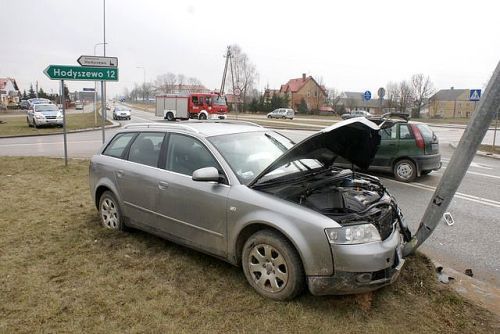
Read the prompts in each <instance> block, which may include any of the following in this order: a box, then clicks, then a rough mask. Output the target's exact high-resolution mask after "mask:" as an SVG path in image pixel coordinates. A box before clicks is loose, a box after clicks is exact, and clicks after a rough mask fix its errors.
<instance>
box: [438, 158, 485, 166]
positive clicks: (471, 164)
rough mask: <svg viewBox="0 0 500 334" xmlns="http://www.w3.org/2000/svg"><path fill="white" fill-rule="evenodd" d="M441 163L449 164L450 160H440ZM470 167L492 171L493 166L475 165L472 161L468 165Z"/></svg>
mask: <svg viewBox="0 0 500 334" xmlns="http://www.w3.org/2000/svg"><path fill="white" fill-rule="evenodd" d="M441 161H442V162H446V163H449V162H450V159H445V158H441ZM470 166H471V167H476V168H483V169H493V166H490V165H485V164H480V163H477V162H474V161H472V162H471V163H470Z"/></svg>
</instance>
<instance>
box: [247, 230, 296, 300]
mask: <svg viewBox="0 0 500 334" xmlns="http://www.w3.org/2000/svg"><path fill="white" fill-rule="evenodd" d="M241 262H242V267H243V272H244V274H245V277H246V278H247V281H248V283H249V284H250V285H251V286H252V287H253V288H254V289H255V290H256V291H257V292H258V293H259V294H260V295H262V296H264V297H267V298H270V299H274V300H280V301H282V300H290V299H293V298H295V297H296V296H298V295H299V294H300V293H301V292H302V290H303V289H304V286H305V274H304V269H303V267H302V261H301V260H300V257H299V255H298V253H297V251H296V250H295V248H294V247H293V245H292V244H291V243H290V242H289V241H288V240H287V239H286V238H285V237H284V236H283V235H281V234H279V233H277V232H275V231H271V230H261V231H258V232H256V233H255V234H253V235H252V236H251V237H250V238H248V240H247V241H246V242H245V245H244V246H243V252H242V260H241Z"/></svg>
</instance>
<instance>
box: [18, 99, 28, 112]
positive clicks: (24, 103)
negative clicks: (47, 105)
mask: <svg viewBox="0 0 500 334" xmlns="http://www.w3.org/2000/svg"><path fill="white" fill-rule="evenodd" d="M19 107H20V108H21V109H23V110H27V109H29V108H30V102H29V101H28V100H21V102H19Z"/></svg>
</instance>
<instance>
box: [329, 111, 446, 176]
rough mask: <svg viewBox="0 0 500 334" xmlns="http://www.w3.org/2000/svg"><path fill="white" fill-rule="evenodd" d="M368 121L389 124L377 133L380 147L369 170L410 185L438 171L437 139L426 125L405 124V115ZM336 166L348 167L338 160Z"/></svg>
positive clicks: (410, 122)
mask: <svg viewBox="0 0 500 334" xmlns="http://www.w3.org/2000/svg"><path fill="white" fill-rule="evenodd" d="M369 119H370V120H371V121H373V122H375V123H376V124H382V122H384V121H385V122H389V123H390V124H391V126H390V127H386V128H384V129H382V130H380V135H381V141H380V147H379V148H378V151H377V154H376V155H375V158H374V159H373V162H372V163H371V165H370V167H369V169H370V170H377V171H383V172H390V173H393V174H394V177H395V178H396V180H398V181H402V182H412V181H414V180H415V178H417V177H419V176H421V175H427V174H429V173H430V172H432V171H433V170H438V169H440V168H441V154H440V153H439V139H438V137H437V136H436V134H435V133H434V131H432V129H431V128H430V127H429V126H428V125H427V124H424V123H420V122H413V121H408V118H407V116H406V115H404V114H394V113H392V114H387V115H384V116H382V117H375V116H373V117H371V118H369ZM336 165H338V166H344V167H347V166H349V163H348V162H347V161H346V160H345V159H342V158H339V159H338V161H337V162H336Z"/></svg>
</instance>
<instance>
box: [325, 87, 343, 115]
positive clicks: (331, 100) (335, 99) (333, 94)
mask: <svg viewBox="0 0 500 334" xmlns="http://www.w3.org/2000/svg"><path fill="white" fill-rule="evenodd" d="M326 94H327V97H326V104H328V105H329V106H331V107H332V108H333V109H334V110H335V112H337V105H338V103H339V101H340V94H339V91H338V90H337V89H335V88H329V89H327V90H326Z"/></svg>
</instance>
